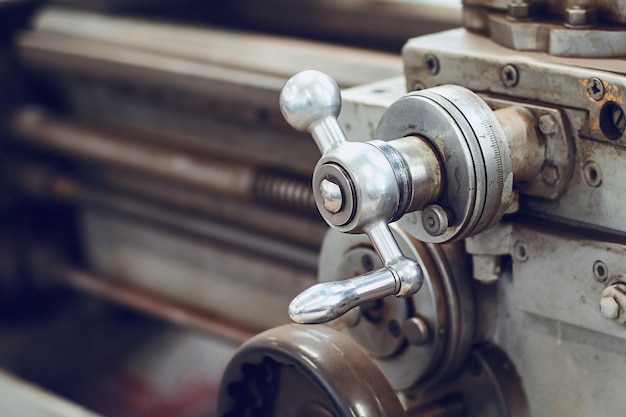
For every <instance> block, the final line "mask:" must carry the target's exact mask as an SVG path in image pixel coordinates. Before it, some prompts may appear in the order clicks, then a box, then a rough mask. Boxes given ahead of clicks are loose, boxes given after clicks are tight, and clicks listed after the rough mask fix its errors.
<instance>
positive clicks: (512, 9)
mask: <svg viewBox="0 0 626 417" xmlns="http://www.w3.org/2000/svg"><path fill="white" fill-rule="evenodd" d="M532 12H533V10H532V6H531V4H530V3H529V2H527V1H512V2H510V3H509V6H508V17H510V18H512V19H527V18H529V17H530V16H531V15H532Z"/></svg>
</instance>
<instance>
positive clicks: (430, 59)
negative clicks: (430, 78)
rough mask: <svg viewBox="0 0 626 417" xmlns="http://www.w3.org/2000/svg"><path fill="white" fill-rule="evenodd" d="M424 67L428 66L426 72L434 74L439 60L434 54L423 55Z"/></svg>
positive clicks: (437, 69)
mask: <svg viewBox="0 0 626 417" xmlns="http://www.w3.org/2000/svg"><path fill="white" fill-rule="evenodd" d="M425 62H426V68H428V72H430V73H431V74H433V75H435V74H437V73H438V72H439V60H438V59H437V57H436V56H434V55H430V54H428V55H426V57H425Z"/></svg>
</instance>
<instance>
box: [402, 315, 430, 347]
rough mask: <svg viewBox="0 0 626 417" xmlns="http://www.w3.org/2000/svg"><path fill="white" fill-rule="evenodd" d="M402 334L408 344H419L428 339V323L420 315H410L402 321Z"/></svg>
mask: <svg viewBox="0 0 626 417" xmlns="http://www.w3.org/2000/svg"><path fill="white" fill-rule="evenodd" d="M403 327H404V336H405V337H406V339H407V340H408V341H409V343H410V344H412V345H414V346H420V345H423V344H424V343H426V342H428V340H429V339H430V330H429V328H428V323H427V322H426V320H424V319H423V318H421V317H411V318H410V319H408V320H407V321H405V322H404V326H403Z"/></svg>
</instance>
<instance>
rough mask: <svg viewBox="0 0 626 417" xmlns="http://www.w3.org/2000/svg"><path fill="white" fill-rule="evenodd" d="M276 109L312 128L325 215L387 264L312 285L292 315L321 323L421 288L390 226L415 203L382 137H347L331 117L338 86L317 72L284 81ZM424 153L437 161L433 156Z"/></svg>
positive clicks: (316, 181) (298, 125) (401, 166)
mask: <svg viewBox="0 0 626 417" xmlns="http://www.w3.org/2000/svg"><path fill="white" fill-rule="evenodd" d="M280 108H281V111H282V113H283V116H284V117H285V119H286V120H287V122H288V123H289V124H290V125H291V126H292V127H294V128H295V129H297V130H300V131H305V132H309V133H311V135H312V136H313V139H314V140H315V143H316V144H317V146H318V148H319V149H320V152H321V153H322V157H321V159H320V160H319V162H318V164H317V166H316V167H315V171H314V173H313V193H314V195H315V202H316V204H317V207H318V209H319V211H320V214H321V215H322V217H323V218H324V220H325V221H326V222H327V223H328V224H329V225H330V226H331V227H332V228H334V229H336V230H339V231H341V232H346V233H366V234H367V235H368V237H369V238H370V240H371V242H372V244H373V246H374V248H375V249H376V252H377V253H378V255H379V256H380V257H381V259H382V260H383V263H384V265H385V266H384V268H382V269H380V270H378V271H374V272H370V273H367V274H364V275H361V276H358V277H355V278H351V279H348V280H345V281H339V282H326V283H321V284H317V285H314V286H313V287H311V288H309V289H308V290H306V291H304V292H303V293H301V294H300V295H298V296H297V297H296V298H295V299H294V300H293V301H292V302H291V305H290V306H289V316H290V317H291V319H292V320H293V321H295V322H297V323H323V322H327V321H330V320H332V319H335V318H337V317H339V316H341V315H342V314H344V313H346V312H347V311H348V310H350V309H351V308H353V307H356V306H358V305H360V304H362V303H365V302H368V301H373V300H376V299H380V298H383V297H386V296H388V295H396V296H399V297H409V296H411V295H413V294H415V293H416V292H417V291H418V290H419V289H420V287H421V286H422V282H423V274H422V271H421V269H420V267H419V265H418V264H417V263H416V262H415V261H414V260H412V259H409V258H406V257H404V256H403V255H402V251H401V250H400V248H399V247H398V244H397V243H396V241H395V239H394V238H393V235H392V233H391V230H390V229H389V226H388V223H389V222H391V221H394V220H397V219H398V218H399V217H400V216H401V215H403V214H404V213H405V212H406V211H407V210H408V209H409V206H410V204H414V202H413V201H414V200H415V199H413V198H408V197H407V194H408V195H409V196H410V195H411V193H412V190H413V188H414V187H413V184H412V180H411V170H410V169H409V167H408V166H407V165H406V162H405V160H404V159H403V158H402V156H401V155H400V154H399V153H398V151H397V150H396V149H395V148H394V147H392V146H390V145H388V144H386V143H385V142H381V141H372V142H368V143H358V142H349V141H347V140H346V137H345V134H344V132H343V130H342V129H341V126H340V125H339V122H338V121H337V116H338V115H339V111H340V109H341V95H340V92H339V87H338V86H337V84H336V83H335V82H334V81H333V80H332V79H331V78H330V77H328V76H327V75H325V74H323V73H321V72H318V71H304V72H301V73H299V74H296V75H295V76H293V77H292V78H291V79H290V80H289V81H287V83H286V84H285V86H284V88H283V91H282V94H281V97H280ZM426 153H428V152H426ZM428 156H429V158H430V159H429V161H430V160H433V159H434V161H435V162H432V163H431V164H436V162H437V158H436V157H434V158H433V157H432V156H430V155H428ZM438 192H439V191H438V189H437V190H435V191H433V194H437V193H438ZM430 197H431V196H426V197H425V198H424V199H426V200H427V199H429V198H430Z"/></svg>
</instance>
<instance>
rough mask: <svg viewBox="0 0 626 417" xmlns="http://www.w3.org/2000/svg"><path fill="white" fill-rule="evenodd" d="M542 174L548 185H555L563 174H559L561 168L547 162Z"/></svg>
mask: <svg viewBox="0 0 626 417" xmlns="http://www.w3.org/2000/svg"><path fill="white" fill-rule="evenodd" d="M541 176H542V177H543V182H545V183H546V184H547V185H554V184H556V183H557V182H558V181H559V178H561V175H560V174H559V168H558V167H557V166H555V165H552V164H546V165H544V166H543V168H542V169H541Z"/></svg>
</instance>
